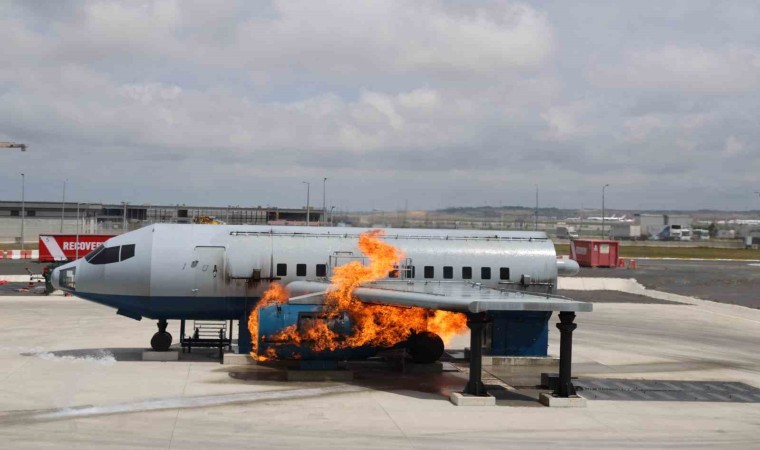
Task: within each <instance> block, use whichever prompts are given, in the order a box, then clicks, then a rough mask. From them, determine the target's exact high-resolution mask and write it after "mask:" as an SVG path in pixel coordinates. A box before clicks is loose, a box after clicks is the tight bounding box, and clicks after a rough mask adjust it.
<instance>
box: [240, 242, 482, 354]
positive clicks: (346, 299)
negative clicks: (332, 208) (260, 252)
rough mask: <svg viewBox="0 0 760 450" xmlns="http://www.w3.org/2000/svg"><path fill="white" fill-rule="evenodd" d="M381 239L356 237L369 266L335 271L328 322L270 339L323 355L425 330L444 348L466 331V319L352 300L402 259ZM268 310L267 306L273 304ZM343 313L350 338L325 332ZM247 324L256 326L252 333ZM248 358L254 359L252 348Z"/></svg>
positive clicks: (326, 311) (392, 341) (380, 343)
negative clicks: (440, 342)
mask: <svg viewBox="0 0 760 450" xmlns="http://www.w3.org/2000/svg"><path fill="white" fill-rule="evenodd" d="M382 234H383V232H382V231H381V230H372V231H368V232H366V233H362V234H361V236H359V250H361V252H362V253H363V254H364V255H365V256H367V257H368V258H369V262H370V264H369V265H368V266H365V265H363V264H362V263H361V262H359V261H352V262H350V263H348V264H344V265H342V266H339V267H336V268H335V269H334V272H333V276H332V279H331V281H332V286H331V288H330V289H329V290H328V291H327V292H326V293H325V303H324V308H323V312H324V316H325V317H326V318H327V319H328V320H315V321H313V322H311V323H307V324H305V325H306V326H305V327H304V324H303V323H302V324H301V325H302V326H301V330H298V329H297V326H296V325H291V326H288V327H286V328H284V329H283V330H282V331H280V332H279V333H277V334H275V335H272V336H269V338H270V339H271V340H274V341H281V342H282V341H286V342H288V343H291V344H294V345H299V346H300V345H307V346H308V347H309V348H310V349H312V350H314V351H324V350H336V349H340V348H348V347H360V346H364V345H371V346H376V347H391V346H394V345H396V344H398V343H399V342H402V341H405V340H406V339H408V338H409V336H410V334H411V333H412V332H421V331H425V330H428V331H431V332H433V333H436V334H438V335H439V336H441V338H442V339H443V340H444V343H448V342H449V341H450V340H451V338H452V337H453V336H454V335H457V334H461V333H463V332H464V331H466V330H467V318H466V316H465V315H464V314H461V313H453V312H448V311H433V310H429V309H425V308H418V307H408V308H407V307H399V306H389V305H377V304H367V303H364V302H362V301H361V300H359V299H357V298H356V297H354V296H353V292H354V290H355V289H356V288H357V287H359V286H360V285H361V284H363V283H368V282H371V281H376V280H379V279H382V278H385V277H387V276H388V273H389V272H391V271H394V270H396V267H397V264H398V263H399V262H400V261H401V259H403V258H404V254H403V252H401V251H400V250H398V249H396V248H395V247H393V246H392V245H390V244H387V243H385V242H383V241H382V240H381V236H382ZM274 286H279V285H275V284H273V285H272V287H270V289H269V290H268V291H267V293H266V294H265V296H264V297H263V298H262V303H264V299H265V298H267V294H269V293H270V291H272V290H273V288H274ZM276 289H281V287H279V288H276ZM285 295H287V294H285ZM269 297H270V298H272V297H273V298H276V299H277V301H279V302H282V300H281V299H282V298H283V297H282V293H281V292H280V291H278V292H277V293H275V294H271V295H269ZM267 304H272V301H269V303H267ZM258 309H259V307H257V308H256V309H255V310H254V312H253V313H252V314H251V318H250V319H249V329H250V330H251V336H252V339H253V341H254V346H255V345H256V342H255V341H256V336H257V334H258V323H257V321H258ZM343 313H346V314H348V316H349V318H350V319H351V323H352V330H351V331H352V332H351V334H350V335H349V336H342V335H339V334H338V333H336V332H335V331H333V330H331V329H330V326H329V320H330V319H338V318H340V317H341V315H342V314H343ZM254 315H256V318H255V319H254V318H253V316H254ZM252 323H255V329H254V328H253V327H252V325H251V324H252ZM252 354H254V356H255V347H254V352H252ZM267 356H269V355H267ZM259 357H260V356H259Z"/></svg>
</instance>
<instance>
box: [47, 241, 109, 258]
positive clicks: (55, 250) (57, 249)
mask: <svg viewBox="0 0 760 450" xmlns="http://www.w3.org/2000/svg"><path fill="white" fill-rule="evenodd" d="M112 237H113V235H110V234H41V235H40V262H54V261H64V262H65V261H74V260H76V259H79V258H81V257H82V256H84V255H86V254H88V253H90V252H91V251H93V250H95V249H96V248H98V247H100V246H101V245H102V244H103V242H105V241H107V240H109V239H111V238H112Z"/></svg>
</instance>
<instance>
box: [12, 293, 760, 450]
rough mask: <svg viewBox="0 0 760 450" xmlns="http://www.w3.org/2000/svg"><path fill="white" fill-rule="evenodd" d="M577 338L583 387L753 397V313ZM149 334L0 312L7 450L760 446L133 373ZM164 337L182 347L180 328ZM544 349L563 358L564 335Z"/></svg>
mask: <svg viewBox="0 0 760 450" xmlns="http://www.w3.org/2000/svg"><path fill="white" fill-rule="evenodd" d="M555 321H556V318H553V320H552V322H555ZM578 323H579V328H578V330H577V331H576V336H575V337H576V340H575V360H574V362H575V364H574V370H575V373H574V375H578V376H589V377H602V378H635V379H642V378H643V379H673V380H723V381H741V382H744V383H747V384H751V385H754V386H755V387H760V384H759V383H760V357H758V354H757V350H756V349H757V343H758V342H760V326H759V325H760V311H758V310H754V309H748V308H742V307H739V306H733V305H719V304H716V303H713V302H705V301H701V300H692V301H691V302H690V303H688V304H636V303H621V304H618V303H600V304H597V305H595V311H594V312H593V313H589V314H579V318H578ZM154 331H155V324H154V323H152V322H149V321H146V320H144V321H142V322H136V321H133V320H130V319H126V318H124V317H120V316H116V315H115V312H114V311H113V310H111V309H109V308H105V307H102V306H99V305H95V304H92V303H88V302H85V301H82V300H78V299H76V298H65V297H55V298H51V297H0V410H1V411H0V443H2V444H1V445H0V447H4V448H72V447H74V448H99V449H110V448H177V449H193V448H209V447H222V446H223V447H227V446H233V447H242V448H294V447H298V448H352V449H353V448H359V447H361V448H383V449H384V448H389V447H393V448H410V449H411V448H414V449H427V448H430V449H433V448H435V449H440V448H505V447H548V446H555V445H563V446H566V447H571V448H572V447H576V448H580V447H583V448H589V447H598V448H601V447H665V446H668V447H672V446H678V447H683V446H691V447H736V448H752V447H757V446H758V445H760V434H758V429H760V404H739V403H681V402H632V401H628V402H626V401H589V402H588V407H587V408H585V409H582V410H577V409H573V410H562V409H560V410H557V409H551V408H545V407H541V406H539V405H538V404H537V402H536V401H533V400H531V399H530V398H529V397H525V398H522V400H521V401H515V400H508V399H500V400H498V401H497V406H495V407H468V408H457V407H456V406H453V405H451V403H450V402H449V401H448V398H447V395H448V393H449V392H451V391H452V390H459V389H461V387H462V386H463V385H464V383H465V381H466V380H465V376H464V374H460V373H456V372H444V373H443V374H439V375H402V374H391V375H387V380H383V379H382V377H381V378H379V379H378V378H374V379H372V380H361V379H359V380H356V381H355V382H353V383H350V384H343V383H292V382H291V383H288V382H284V381H281V377H280V376H279V375H277V373H276V371H273V369H269V368H263V367H254V368H250V367H227V366H222V365H220V364H218V362H217V361H216V360H214V359H213V358H212V357H211V355H210V354H209V355H203V354H196V353H194V354H193V357H192V358H191V359H188V358H187V357H188V355H182V356H183V358H181V360H180V361H176V362H145V361H140V360H139V354H140V351H141V350H142V349H143V348H144V347H145V346H147V343H148V340H149V338H150V336H151V335H152V333H153V332H154ZM170 332H172V333H173V334H174V336H175V337H176V336H178V329H177V324H176V323H171V324H170ZM550 334H551V343H550V352H551V353H554V354H556V353H557V344H558V333H557V331H556V329H554V328H553V327H552V329H551V333H550ZM467 342H468V341H467V336H462V337H459V338H456V339H455V341H454V342H453V343H452V344H451V347H454V348H456V347H459V348H461V347H464V346H465V345H467ZM489 370H491V375H495V376H498V377H499V378H501V379H502V380H505V381H507V382H509V381H510V380H513V381H514V385H516V390H515V391H513V392H512V394H513V395H514V396H519V395H520V394H521V393H527V392H528V391H529V390H530V389H531V388H535V386H531V382H530V381H528V382H523V383H519V382H518V381H519V380H518V379H517V378H516V377H514V376H512V375H511V374H510V373H508V369H506V368H503V369H497V368H489ZM499 370H503V371H504V372H503V373H500V372H499ZM251 371H253V372H251ZM523 379H525V378H524V376H523ZM536 383H537V381H536ZM521 384H524V385H525V386H521Z"/></svg>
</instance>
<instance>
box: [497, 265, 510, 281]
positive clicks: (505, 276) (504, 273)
mask: <svg viewBox="0 0 760 450" xmlns="http://www.w3.org/2000/svg"><path fill="white" fill-rule="evenodd" d="M499 279H500V280H509V267H502V268H501V269H499Z"/></svg>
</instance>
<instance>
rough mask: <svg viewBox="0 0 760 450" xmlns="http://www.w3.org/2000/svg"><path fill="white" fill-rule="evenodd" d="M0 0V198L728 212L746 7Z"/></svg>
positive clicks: (742, 160)
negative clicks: (62, 195) (21, 178)
mask: <svg viewBox="0 0 760 450" xmlns="http://www.w3.org/2000/svg"><path fill="white" fill-rule="evenodd" d="M40 5H41V6H40V7H39V8H36V7H33V6H30V4H29V3H28V2H18V3H7V4H4V5H2V6H0V13H2V14H0V41H2V42H3V43H4V45H2V46H0V57H2V58H3V60H4V61H12V62H13V64H4V65H3V66H0V123H2V124H3V126H2V128H0V140H6V139H7V140H19V141H24V142H27V143H28V144H30V151H29V152H27V153H26V154H23V155H22V154H15V153H3V155H2V158H3V159H2V164H0V192H3V193H5V194H6V195H4V196H3V197H7V198H14V196H16V195H17V194H15V192H16V191H17V188H16V184H17V177H18V175H17V173H18V172H21V171H24V172H26V173H30V174H32V175H33V176H31V177H30V183H31V184H30V187H29V189H30V190H29V193H30V195H31V198H34V197H35V196H37V197H38V198H39V199H50V198H51V195H52V197H55V196H56V195H57V194H56V192H57V189H58V187H59V185H60V182H61V181H62V179H63V178H65V177H69V178H70V179H71V178H73V177H72V175H71V174H73V173H77V174H82V177H81V178H78V179H75V180H72V181H71V186H72V187H71V192H73V193H74V194H72V195H78V196H81V197H82V199H83V200H87V199H92V200H110V201H117V200H130V201H145V202H153V203H160V202H168V203H176V202H180V203H198V202H203V203H219V204H230V203H231V204H280V205H283V206H298V205H300V204H301V203H303V198H302V197H303V193H302V192H301V190H302V185H301V181H302V180H305V179H309V180H315V183H317V182H318V181H317V180H321V179H322V178H323V177H324V176H327V177H329V178H330V182H329V184H328V186H330V189H331V192H332V193H331V194H329V195H330V196H331V199H332V201H333V202H335V204H336V205H337V206H339V207H345V208H347V207H350V208H362V209H371V208H391V209H392V208H396V207H398V205H399V202H401V203H403V200H404V199H406V200H408V201H409V202H410V204H411V207H415V208H421V207H431V208H432V207H442V206H457V205H462V204H464V203H466V202H469V201H472V202H474V204H483V203H489V204H494V205H496V204H499V203H502V202H503V203H504V204H516V203H524V204H531V203H532V201H533V200H532V195H533V194H532V191H533V189H534V186H535V185H536V184H539V185H540V188H541V191H542V193H543V194H542V201H544V202H546V204H553V205H556V206H562V207H579V206H580V205H585V206H586V207H589V206H592V205H595V204H596V203H598V197H599V196H598V192H597V191H598V187H599V186H601V185H603V184H605V183H607V182H610V183H612V184H613V187H614V189H613V190H612V191H611V193H610V194H611V197H610V198H611V199H612V201H614V203H612V204H613V206H619V207H626V206H628V207H641V206H643V207H649V206H651V207H657V208H661V207H671V208H689V207H693V208H697V207H731V205H734V207H739V208H743V207H745V206H746V203H747V202H746V201H745V200H744V199H742V198H741V196H742V195H745V194H744V193H745V192H747V191H749V192H752V191H753V190H756V189H757V187H756V186H755V185H756V184H757V183H758V182H760V180H758V176H757V175H756V174H757V173H758V170H760V151H759V149H758V144H757V142H759V141H760V131H758V130H760V127H758V119H757V117H760V114H759V113H760V106H758V105H760V102H759V101H758V100H760V99H758V94H757V88H758V87H759V86H758V80H760V74H759V73H758V67H760V63H759V62H758V55H759V54H760V45H759V44H758V40H757V32H756V31H754V30H755V27H753V26H751V24H752V22H753V21H752V17H757V15H758V9H759V8H758V6H757V5H756V4H755V3H753V2H731V3H730V4H718V3H712V2H705V3H701V2H667V3H661V2H644V3H625V4H619V3H613V2H573V3H569V2H562V1H536V2H528V3H524V2H510V1H489V2H483V3H479V4H464V3H459V2H445V1H435V0H426V1H422V2H414V3H408V2H340V1H335V2H332V1H331V2H310V1H304V2H278V1H274V2H270V3H265V4H262V5H255V6H253V5H251V4H249V3H248V2H242V1H241V2H224V3H222V4H220V5H215V6H213V7H211V6H209V4H208V3H207V2H202V1H198V2H195V1H192V2H188V1H182V2H180V1H171V0H167V1H155V2H147V3H137V2H106V1H97V0H92V1H88V2H73V3H71V4H66V5H65V7H58V6H57V4H56V3H55V2H49V3H44V2H43V3H40Z"/></svg>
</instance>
